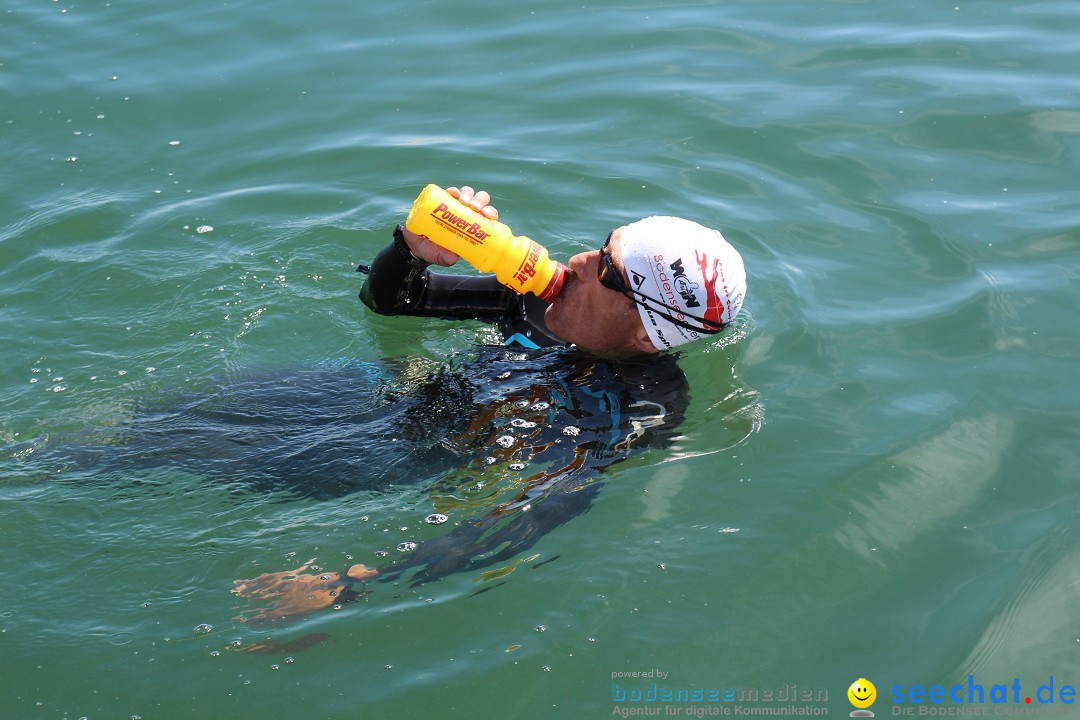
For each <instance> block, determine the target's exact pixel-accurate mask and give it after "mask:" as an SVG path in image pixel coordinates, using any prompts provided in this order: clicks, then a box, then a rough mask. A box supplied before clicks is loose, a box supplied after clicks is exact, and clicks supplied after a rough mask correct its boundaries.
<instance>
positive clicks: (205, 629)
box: [192, 623, 214, 635]
mask: <svg viewBox="0 0 1080 720" xmlns="http://www.w3.org/2000/svg"><path fill="white" fill-rule="evenodd" d="M192 632H194V633H195V634H196V635H209V634H210V633H212V632H214V626H213V625H210V624H209V623H203V624H202V625H196V626H195V629H194V630H193V631H192Z"/></svg>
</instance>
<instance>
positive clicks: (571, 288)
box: [544, 228, 656, 353]
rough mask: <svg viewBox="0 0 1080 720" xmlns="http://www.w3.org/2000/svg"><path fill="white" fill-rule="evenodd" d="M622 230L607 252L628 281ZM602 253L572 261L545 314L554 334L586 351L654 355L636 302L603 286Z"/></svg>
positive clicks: (613, 235) (614, 234) (580, 255)
mask: <svg viewBox="0 0 1080 720" xmlns="http://www.w3.org/2000/svg"><path fill="white" fill-rule="evenodd" d="M622 231H623V229H622V228H616V229H615V230H614V231H613V232H612V233H611V240H610V242H609V243H608V249H607V252H608V253H610V255H611V258H612V260H613V261H614V263H615V267H616V268H618V270H619V272H620V273H621V274H622V276H623V280H624V281H626V282H627V283H628V282H629V281H628V280H627V278H626V270H625V269H624V268H623V264H622V246H621V242H620V238H621V237H622ZM600 262H601V259H600V250H590V251H589V252H583V253H578V254H577V255H575V256H573V257H572V258H570V260H569V261H568V262H567V267H568V268H569V270H570V272H568V273H567V275H566V284H565V285H564V286H563V291H562V292H561V293H560V294H559V296H558V297H557V298H555V302H553V303H552V304H551V307H549V308H548V309H547V312H546V313H545V314H544V321H545V323H546V324H547V326H548V329H549V330H551V332H553V333H555V334H556V335H558V336H559V337H560V338H562V339H563V340H565V341H567V342H572V343H574V344H576V345H577V346H578V347H582V348H585V349H586V350H614V351H620V352H631V353H655V352H656V347H655V346H653V344H652V341H650V340H649V335H648V333H646V332H645V326H644V325H642V324H641V316H640V315H638V311H637V308H636V307H635V306H634V303H633V301H631V300H630V298H628V297H626V296H625V295H623V294H622V293H619V292H616V291H614V290H611V289H610V288H606V287H604V286H603V285H602V284H601V283H600V278H599V277H598V270H599V267H600Z"/></svg>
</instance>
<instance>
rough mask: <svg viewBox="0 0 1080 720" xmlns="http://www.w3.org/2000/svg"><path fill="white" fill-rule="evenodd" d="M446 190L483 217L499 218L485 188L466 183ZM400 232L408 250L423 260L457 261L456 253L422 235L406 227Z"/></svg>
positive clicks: (447, 265)
mask: <svg viewBox="0 0 1080 720" xmlns="http://www.w3.org/2000/svg"><path fill="white" fill-rule="evenodd" d="M446 192H448V193H450V195H452V196H453V197H456V198H457V199H458V201H460V202H461V204H462V205H466V206H468V207H470V208H472V209H473V210H475V211H476V212H478V213H480V214H481V215H483V216H484V217H486V218H490V219H492V220H498V219H499V211H498V210H496V209H495V208H494V207H492V206H491V205H489V203H490V202H491V195H490V194H489V193H488V192H487V191H486V190H473V189H472V188H471V187H469V186H468V185H465V186H464V187H462V188H461V189H460V190H459V189H458V188H456V187H449V188H446ZM401 234H402V235H404V236H405V243H406V244H407V245H408V246H409V252H411V253H412V254H413V256H415V257H417V258H419V259H421V260H423V261H425V262H429V263H433V264H435V265H442V266H444V267H450V266H451V265H453V264H454V263H456V262H457V261H458V255H457V253H453V252H450V251H449V250H447V249H446V248H444V247H439V246H438V245H436V244H435V243H433V242H432V241H430V240H428V239H427V238H426V237H424V236H423V235H417V234H416V233H414V232H411V231H410V230H409V229H408V228H402V229H401Z"/></svg>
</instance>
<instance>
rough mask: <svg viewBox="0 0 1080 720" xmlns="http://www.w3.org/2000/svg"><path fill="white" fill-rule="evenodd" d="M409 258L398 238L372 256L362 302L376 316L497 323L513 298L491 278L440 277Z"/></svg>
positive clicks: (402, 240)
mask: <svg viewBox="0 0 1080 720" xmlns="http://www.w3.org/2000/svg"><path fill="white" fill-rule="evenodd" d="M428 265H429V263H427V262H425V261H423V260H420V259H418V258H416V257H414V256H413V254H412V253H411V252H410V251H409V248H408V245H406V244H405V238H404V237H403V236H402V234H401V226H400V225H399V226H398V227H397V228H395V229H394V241H393V242H392V243H391V244H389V245H387V246H386V247H385V248H383V249H382V251H381V252H379V254H378V255H376V256H375V260H374V261H373V262H372V263H371V268H370V270H369V273H368V276H367V279H366V280H365V281H364V286H363V287H362V288H361V289H360V299H361V300H362V301H363V303H364V304H365V305H367V306H368V307H369V308H371V309H372V310H374V311H375V312H377V313H379V314H380V315H416V316H423V317H441V318H453V319H476V320H483V321H485V322H498V321H500V320H502V319H503V318H505V317H506V316H507V315H508V314H510V313H511V311H512V307H513V305H514V303H515V302H516V298H517V295H516V294H515V293H514V291H512V290H511V289H510V288H508V287H506V286H504V285H502V284H500V283H499V281H498V280H496V279H495V276H494V275H479V276H477V275H468V276H466V275H444V274H435V273H432V272H431V271H429V270H428Z"/></svg>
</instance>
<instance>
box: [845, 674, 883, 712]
mask: <svg viewBox="0 0 1080 720" xmlns="http://www.w3.org/2000/svg"><path fill="white" fill-rule="evenodd" d="M847 696H848V700H850V701H851V704H852V705H854V706H855V707H857V708H868V707H870V706H871V705H873V704H874V700H875V699H877V688H875V687H874V683H872V682H870V681H869V680H867V679H866V678H859V679H858V680H856V681H855V682H853V683H851V687H849V688H848V690H847Z"/></svg>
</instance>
